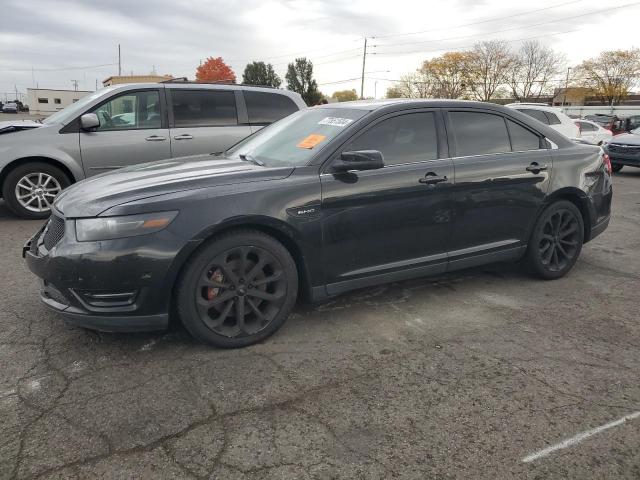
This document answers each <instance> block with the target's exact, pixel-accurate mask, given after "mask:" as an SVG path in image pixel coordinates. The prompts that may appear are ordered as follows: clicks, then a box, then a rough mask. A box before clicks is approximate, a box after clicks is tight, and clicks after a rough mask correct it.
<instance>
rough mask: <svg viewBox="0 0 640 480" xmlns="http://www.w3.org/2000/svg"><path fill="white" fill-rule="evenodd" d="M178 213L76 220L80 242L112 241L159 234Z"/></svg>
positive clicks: (77, 235)
mask: <svg viewBox="0 0 640 480" xmlns="http://www.w3.org/2000/svg"><path fill="white" fill-rule="evenodd" d="M176 215H178V212H158V213H145V214H142V215H125V216H122V217H104V218H81V219H78V220H76V237H77V239H78V241H79V242H93V241H96V240H111V239H114V238H123V237H134V236H136V235H146V234H147V233H155V232H159V231H160V230H162V229H163V228H165V227H166V226H167V225H169V224H170V223H171V222H172V221H173V219H174V218H176Z"/></svg>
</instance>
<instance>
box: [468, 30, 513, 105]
mask: <svg viewBox="0 0 640 480" xmlns="http://www.w3.org/2000/svg"><path fill="white" fill-rule="evenodd" d="M467 62H468V63H467V68H468V76H469V85H468V86H469V91H470V92H471V94H472V95H473V97H474V98H475V99H476V100H480V101H482V102H488V101H489V100H491V99H492V98H493V96H494V94H495V93H496V91H497V90H498V88H500V86H501V85H504V84H505V83H507V81H508V80H509V72H510V70H511V68H512V65H513V55H512V54H511V51H510V50H509V46H508V44H507V42H505V41H503V40H489V41H485V42H480V43H476V44H475V45H474V47H473V50H472V51H471V53H470V54H469V56H468V59H467Z"/></svg>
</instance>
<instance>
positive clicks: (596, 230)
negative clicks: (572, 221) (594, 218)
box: [589, 216, 611, 240]
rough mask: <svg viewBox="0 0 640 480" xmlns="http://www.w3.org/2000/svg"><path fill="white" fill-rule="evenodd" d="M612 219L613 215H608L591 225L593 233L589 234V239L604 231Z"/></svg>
mask: <svg viewBox="0 0 640 480" xmlns="http://www.w3.org/2000/svg"><path fill="white" fill-rule="evenodd" d="M610 220H611V216H607V217H606V218H604V219H602V220H600V222H598V223H597V224H596V225H594V226H593V227H591V235H589V240H593V239H594V238H596V237H597V236H598V235H600V234H601V233H602V232H604V231H605V230H606V229H607V227H608V226H609V221H610Z"/></svg>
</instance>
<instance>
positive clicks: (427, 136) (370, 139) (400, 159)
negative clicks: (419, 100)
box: [344, 112, 438, 165]
mask: <svg viewBox="0 0 640 480" xmlns="http://www.w3.org/2000/svg"><path fill="white" fill-rule="evenodd" d="M354 150H378V151H379V152H382V155H383V157H384V163H385V165H398V164H402V163H413V162H421V161H424V160H435V159H436V158H438V135H437V133H436V123H435V118H434V115H433V113H430V112H420V113H409V114H406V115H399V116H397V117H391V118H388V119H386V120H382V121H381V122H380V123H378V124H376V125H374V126H373V127H371V128H370V129H369V130H367V131H366V132H364V133H363V134H362V135H360V136H359V137H357V138H356V139H355V140H353V141H352V142H349V144H348V145H347V146H346V148H345V149H344V151H354Z"/></svg>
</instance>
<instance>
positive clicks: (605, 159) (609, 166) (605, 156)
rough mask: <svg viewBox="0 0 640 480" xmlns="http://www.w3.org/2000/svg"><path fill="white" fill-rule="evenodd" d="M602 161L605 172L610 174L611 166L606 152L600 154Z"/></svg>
mask: <svg viewBox="0 0 640 480" xmlns="http://www.w3.org/2000/svg"><path fill="white" fill-rule="evenodd" d="M602 162H603V163H604V168H605V169H606V170H607V173H608V174H609V175H611V173H612V172H613V169H612V168H611V159H610V158H609V155H608V154H606V153H605V154H604V155H603V156H602Z"/></svg>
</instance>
